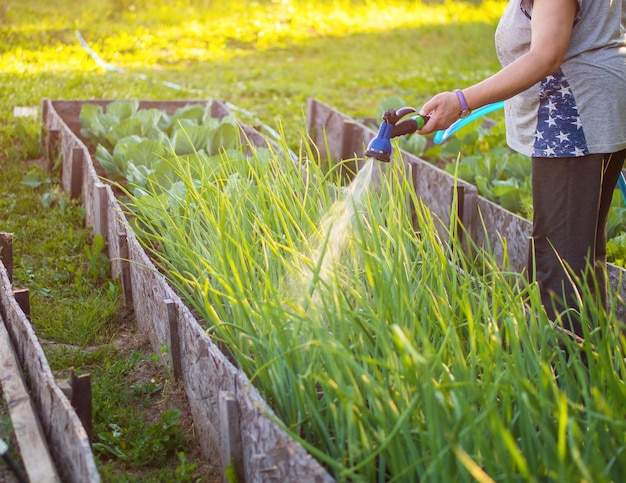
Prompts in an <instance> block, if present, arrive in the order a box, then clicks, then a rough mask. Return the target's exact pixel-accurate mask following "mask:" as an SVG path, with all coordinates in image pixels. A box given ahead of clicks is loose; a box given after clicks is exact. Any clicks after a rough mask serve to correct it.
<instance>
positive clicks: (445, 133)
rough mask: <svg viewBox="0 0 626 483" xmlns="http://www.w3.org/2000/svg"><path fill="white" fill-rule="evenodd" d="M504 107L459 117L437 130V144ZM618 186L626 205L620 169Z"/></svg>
mask: <svg viewBox="0 0 626 483" xmlns="http://www.w3.org/2000/svg"><path fill="white" fill-rule="evenodd" d="M503 107H504V102H503V101H501V102H494V103H493V104H487V105H486V106H483V107H481V108H479V109H476V110H475V111H473V112H472V113H471V114H470V115H469V116H467V117H466V118H464V119H459V120H458V121H456V122H454V123H453V124H452V125H451V126H450V127H448V129H445V130H441V131H437V132H436V133H435V136H434V137H433V142H434V143H435V144H441V143H443V142H444V141H446V140H447V139H448V138H449V137H450V136H452V135H453V134H454V133H455V132H457V131H458V130H459V129H461V128H462V127H464V126H467V125H468V124H469V123H470V122H472V121H474V120H476V119H478V118H479V117H482V116H484V115H485V114H489V113H490V112H493V111H497V110H498V109H502V108H503ZM617 186H618V187H619V190H620V192H621V193H622V200H623V201H624V205H625V206H626V178H624V172H623V171H620V174H619V178H618V179H617Z"/></svg>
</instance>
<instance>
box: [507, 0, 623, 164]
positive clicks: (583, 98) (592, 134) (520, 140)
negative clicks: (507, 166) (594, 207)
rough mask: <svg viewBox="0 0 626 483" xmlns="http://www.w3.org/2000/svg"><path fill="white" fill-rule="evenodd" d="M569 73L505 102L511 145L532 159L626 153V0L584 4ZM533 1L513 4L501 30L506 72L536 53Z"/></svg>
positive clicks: (582, 0) (564, 68)
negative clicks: (532, 51) (521, 58)
mask: <svg viewBox="0 0 626 483" xmlns="http://www.w3.org/2000/svg"><path fill="white" fill-rule="evenodd" d="M578 6H579V11H578V14H577V17H576V21H575V24H574V29H573V32H572V37H571V40H570V45H569V48H568V51H567V53H566V55H565V59H564V61H563V64H562V65H561V68H560V69H559V70H558V71H557V72H555V73H554V74H552V75H550V76H548V77H546V78H545V79H543V80H542V81H541V82H539V83H538V84H536V85H534V86H533V87H531V88H530V89H528V90H526V91H524V92H522V93H521V94H519V95H517V96H515V97H513V98H511V99H509V100H507V101H505V119H506V128H507V143H508V144H509V146H510V147H511V148H512V149H514V150H516V151H518V152H520V153H522V154H525V155H527V156H535V157H548V158H559V157H573V156H584V155H586V154H597V153H612V152H616V151H620V150H622V149H626V30H625V25H626V0H578ZM531 18H532V1H531V0H510V1H509V4H508V6H507V7H506V10H505V12H504V14H503V15H502V18H501V19H500V23H499V24H498V28H497V30H496V37H495V39H496V52H497V55H498V58H499V59H500V62H501V63H502V65H503V66H506V65H508V64H509V63H511V62H513V61H514V60H515V59H516V58H518V57H519V56H521V55H522V54H524V53H525V52H527V51H528V49H529V47H530V39H531V28H530V21H531Z"/></svg>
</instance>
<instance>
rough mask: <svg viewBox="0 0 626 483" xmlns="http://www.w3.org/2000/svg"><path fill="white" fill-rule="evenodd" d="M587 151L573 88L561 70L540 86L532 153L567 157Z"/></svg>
mask: <svg viewBox="0 0 626 483" xmlns="http://www.w3.org/2000/svg"><path fill="white" fill-rule="evenodd" d="M586 154H589V151H588V149H587V141H586V139H585V133H584V131H583V128H582V122H581V120H580V116H579V114H578V106H577V105H576V99H575V98H574V94H573V92H572V89H571V88H570V86H569V83H568V82H567V79H566V78H565V75H564V74H563V72H562V71H561V70H559V71H558V72H556V73H555V74H553V75H549V76H548V77H546V78H545V79H544V80H542V81H541V84H540V86H539V109H538V111H537V129H536V130H535V145H534V152H533V156H535V157H540V158H569V157H573V156H584V155H586Z"/></svg>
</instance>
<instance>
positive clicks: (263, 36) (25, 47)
mask: <svg viewBox="0 0 626 483" xmlns="http://www.w3.org/2000/svg"><path fill="white" fill-rule="evenodd" d="M504 3H505V2H503V1H495V0H490V1H487V2H484V3H483V4H482V5H472V4H468V3H465V2H451V1H448V2H445V3H442V4H422V3H415V2H397V1H390V2H364V3H361V2H348V1H344V2H328V3H325V2H316V3H310V2H299V1H283V2H267V3H266V2H259V3H253V4H250V3H249V2H225V3H223V2H218V4H217V5H213V4H212V5H210V6H207V7H205V8H203V7H196V8H194V7H190V6H189V5H188V4H187V3H184V2H179V5H178V6H173V5H171V4H169V3H168V4H167V6H166V5H165V4H162V3H160V2H150V3H149V4H147V5H145V6H143V5H134V4H133V8H131V7H130V5H128V6H127V8H126V10H125V11H119V12H113V11H112V10H111V8H110V4H106V3H102V2H81V5H82V7H78V6H74V7H73V8H71V9H69V10H66V9H61V8H54V9H50V7H49V6H48V7H47V8H44V9H43V12H42V11H40V10H38V9H37V10H34V9H33V7H34V6H35V5H37V6H38V7H39V5H40V4H43V2H36V1H30V2H23V3H20V4H19V5H15V6H12V7H11V9H10V11H9V16H8V21H7V23H6V24H5V25H3V26H1V27H0V28H1V31H2V32H3V36H4V37H5V38H6V39H8V42H7V43H6V44H5V46H4V48H2V49H1V50H0V52H1V54H0V70H2V71H3V72H5V73H23V72H27V73H37V72H53V71H57V70H63V69H68V68H71V69H79V70H92V69H93V63H92V62H89V59H88V57H87V56H86V54H85V52H81V47H80V46H79V45H78V41H77V39H76V38H75V36H74V31H75V30H80V31H81V32H82V33H83V34H84V35H85V37H86V39H87V41H88V42H89V43H90V44H91V45H92V47H93V48H94V49H95V50H96V51H99V52H100V53H102V54H104V55H106V56H107V59H106V60H107V61H108V62H111V63H113V64H116V65H118V66H119V67H122V68H131V67H132V68H136V67H156V66H158V65H176V64H179V63H187V62H212V61H223V60H228V59H231V58H233V57H238V56H246V55H247V54H248V53H249V52H250V51H251V50H252V51H263V50H266V49H268V48H276V47H278V48H280V47H284V46H286V45H289V44H298V43H302V42H305V41H307V40H310V39H313V38H318V37H334V38H341V37H345V36H350V35H357V34H367V33H375V34H381V33H384V32H385V31H387V30H392V29H406V28H419V27H423V26H428V25H447V24H452V23H453V24H456V25H459V26H461V28H462V26H463V25H465V24H470V23H475V22H479V23H493V22H494V21H496V19H497V18H498V16H499V15H500V13H501V11H502V9H503V5H504ZM116 26H117V28H116ZM42 40H43V41H44V42H42ZM416 41H417V42H416V48H419V41H418V39H416ZM42 43H43V44H44V45H45V46H44V45H42ZM391 48H393V47H392V46H391Z"/></svg>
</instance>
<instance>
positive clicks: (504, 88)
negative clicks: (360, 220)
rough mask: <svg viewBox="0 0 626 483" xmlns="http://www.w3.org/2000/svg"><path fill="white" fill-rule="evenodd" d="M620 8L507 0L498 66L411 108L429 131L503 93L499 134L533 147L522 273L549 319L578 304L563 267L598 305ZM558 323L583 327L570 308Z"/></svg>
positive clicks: (621, 108) (624, 148) (625, 135)
mask: <svg viewBox="0 0 626 483" xmlns="http://www.w3.org/2000/svg"><path fill="white" fill-rule="evenodd" d="M625 18H626V0H534V1H532V0H510V1H509V4H508V6H507V8H506V10H505V12H504V14H503V15H502V18H501V19H500V23H499V25H498V29H497V31H496V50H497V54H498V58H499V59H500V62H501V63H502V65H503V68H502V70H500V71H499V72H497V73H496V74H494V75H493V76H491V77H489V78H487V79H485V80H483V81H482V82H480V83H478V84H475V85H472V86H470V87H467V88H465V89H463V90H457V91H455V92H444V93H440V94H437V95H436V96H435V97H433V98H432V99H431V100H430V101H428V102H427V103H426V104H425V105H424V106H423V107H422V109H421V110H420V114H422V115H426V114H429V115H430V120H429V121H428V123H427V124H426V126H425V127H424V128H423V129H421V130H420V131H419V132H420V133H421V134H428V133H431V132H434V131H436V130H439V129H445V128H447V127H448V126H449V125H450V124H452V123H453V122H454V121H456V120H457V119H458V118H459V117H462V116H465V115H468V114H469V112H471V109H476V108H478V107H481V106H484V105H486V104H490V103H493V102H497V101H501V100H505V101H506V102H505V119H506V126H507V143H508V144H509V146H510V147H511V148H513V149H515V150H516V151H519V152H520V153H522V154H525V155H528V156H531V157H532V188H533V210H534V219H533V233H532V243H531V247H530V248H531V249H530V250H529V253H531V255H532V256H531V257H529V258H530V260H529V273H530V274H534V277H535V278H536V280H537V282H538V284H539V289H540V292H541V296H542V302H543V305H544V307H545V309H546V311H547V313H548V316H549V317H550V318H551V320H555V319H556V317H557V314H559V313H561V312H562V311H563V310H564V309H567V308H573V309H576V308H578V307H579V305H578V303H577V298H578V296H577V293H578V291H577V289H576V287H575V286H574V285H573V283H572V282H573V280H572V278H571V276H570V274H571V273H574V274H576V276H580V277H581V279H582V280H586V281H587V282H589V284H590V286H591V287H592V288H593V287H594V286H596V287H597V291H596V296H597V298H598V303H599V304H602V305H606V223H607V217H608V212H609V207H610V203H611V197H612V193H613V190H614V188H615V185H616V182H617V179H618V176H619V173H620V170H621V169H622V165H623V163H624V158H625V156H626V34H625V30H624V25H625V24H626V22H625ZM565 267H568V268H565ZM589 267H593V268H592V269H590V268H589ZM590 275H593V276H590ZM595 282H597V285H595ZM565 328H566V329H570V330H572V331H573V332H575V333H576V334H577V335H579V336H582V335H583V332H584V331H583V328H582V326H581V324H580V320H578V318H576V317H575V318H574V319H572V320H571V321H570V323H569V327H567V326H566V327H565Z"/></svg>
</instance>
